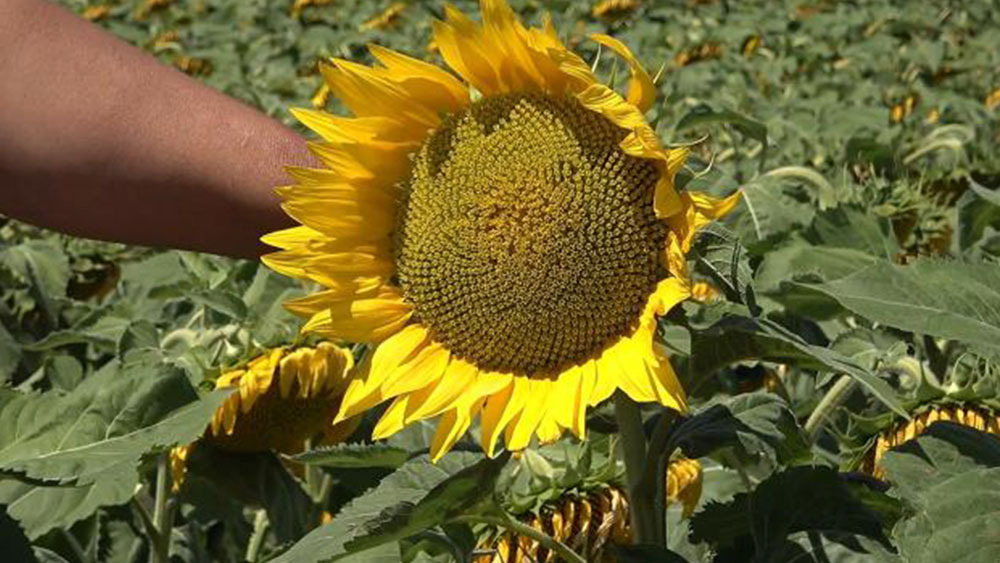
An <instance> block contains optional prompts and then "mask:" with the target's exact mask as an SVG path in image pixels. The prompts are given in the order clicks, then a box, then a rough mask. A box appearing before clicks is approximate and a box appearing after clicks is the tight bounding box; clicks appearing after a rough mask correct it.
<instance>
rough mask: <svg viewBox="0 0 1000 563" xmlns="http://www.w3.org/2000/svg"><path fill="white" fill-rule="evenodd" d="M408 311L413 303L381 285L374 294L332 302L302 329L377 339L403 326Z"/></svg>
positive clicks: (340, 336) (362, 339) (350, 338)
mask: <svg viewBox="0 0 1000 563" xmlns="http://www.w3.org/2000/svg"><path fill="white" fill-rule="evenodd" d="M412 314H413V307H412V306H411V305H410V304H409V303H407V302H406V301H405V300H404V299H403V296H402V294H401V293H399V290H397V289H395V288H390V287H388V286H383V287H382V289H381V291H380V292H379V294H378V295H375V296H373V297H363V298H361V299H355V300H351V301H343V302H339V303H335V304H334V305H333V306H332V307H330V308H329V309H326V310H324V311H320V312H319V313H316V314H315V315H313V317H312V318H311V319H309V321H308V322H306V324H305V326H303V327H302V332H303V333H308V332H315V333H317V334H320V335H323V336H326V337H327V338H331V339H339V340H347V341H349V342H380V341H382V340H385V339H386V338H388V337H390V336H392V335H393V334H395V333H396V332H398V331H399V330H400V329H401V328H403V326H404V325H406V323H407V322H408V321H409V319H410V316H411V315H412Z"/></svg>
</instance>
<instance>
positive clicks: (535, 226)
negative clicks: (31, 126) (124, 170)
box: [263, 0, 738, 459]
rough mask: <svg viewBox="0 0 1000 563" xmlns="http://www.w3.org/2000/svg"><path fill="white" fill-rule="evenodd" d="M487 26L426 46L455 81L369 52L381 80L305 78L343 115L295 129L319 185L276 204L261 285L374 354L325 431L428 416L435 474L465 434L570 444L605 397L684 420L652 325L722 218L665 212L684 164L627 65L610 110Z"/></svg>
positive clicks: (712, 202)
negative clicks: (316, 82) (290, 293)
mask: <svg viewBox="0 0 1000 563" xmlns="http://www.w3.org/2000/svg"><path fill="white" fill-rule="evenodd" d="M482 11H483V22H482V23H481V24H479V23H474V22H473V21H472V20H470V19H469V18H468V17H466V16H465V15H464V14H462V13H461V12H460V11H458V10H456V9H455V8H452V7H446V8H445V14H446V19H445V21H435V22H433V30H434V40H435V43H436V44H437V46H438V48H439V49H440V53H441V56H442V57H443V58H444V60H445V62H446V63H447V64H448V65H449V66H450V67H451V68H452V69H453V70H454V71H455V72H456V73H457V74H458V75H459V76H460V77H461V79H459V78H456V77H455V76H454V75H452V74H450V73H448V72H447V71H445V70H442V69H440V68H438V67H436V66H433V65H431V64H428V63H425V62H422V61H419V60H416V59H413V58H410V57H407V56H405V55H402V54H399V53H396V52H393V51H390V50H388V49H385V48H383V47H379V46H377V45H372V46H371V47H370V51H371V53H372V55H373V56H374V57H375V59H377V60H378V61H379V63H380V64H379V65H377V66H374V67H366V66H362V65H359V64H355V63H352V62H349V61H345V60H341V59H333V60H332V61H331V64H330V65H329V66H324V67H323V69H322V71H323V74H324V77H325V79H326V81H327V84H329V86H330V90H331V92H332V93H333V94H334V95H335V96H337V97H338V98H339V99H340V100H341V101H342V102H343V104H344V105H345V106H346V107H347V108H348V109H349V110H350V111H351V112H353V113H354V114H355V116H356V117H353V118H348V117H338V116H333V115H329V114H327V113H324V112H321V111H313V110H306V109H299V110H293V112H294V114H295V115H296V117H298V118H299V119H300V120H301V121H302V122H303V123H304V124H305V125H306V126H307V127H309V128H311V129H312V130H313V131H315V132H316V133H318V134H319V135H320V136H321V137H322V138H323V141H322V142H314V143H311V144H310V147H311V149H312V151H313V153H314V154H315V155H316V156H317V157H318V158H319V159H320V160H321V161H322V162H323V163H324V164H325V165H326V168H325V169H307V168H297V167H289V168H288V169H287V170H288V172H289V174H290V175H291V176H292V177H293V178H294V179H295V181H296V184H295V185H292V186H288V187H282V188H278V193H279V195H280V196H281V198H282V200H283V203H282V206H283V208H284V209H285V211H286V212H287V213H288V214H289V215H290V216H292V217H293V218H294V219H296V220H297V221H299V222H300V223H301V224H302V226H299V227H295V228H291V229H286V230H283V231H278V232H276V233H271V234H269V235H267V236H265V237H264V238H263V240H264V241H265V242H266V243H268V244H270V245H272V246H275V247H278V248H280V249H281V251H279V252H275V253H272V254H269V255H267V256H265V257H264V261H265V262H266V263H267V264H268V265H269V266H270V267H272V268H273V269H275V270H277V271H278V272H281V273H283V274H286V275H290V276H294V277H298V278H303V279H306V280H311V281H313V282H316V283H318V284H320V285H322V286H325V290H324V291H321V292H319V293H316V294H313V295H309V296H307V297H304V298H301V299H297V300H293V301H291V302H288V303H287V304H286V305H287V307H288V308H289V309H290V310H291V311H293V312H295V313H297V314H300V315H302V316H304V317H306V318H307V319H308V321H307V322H306V324H305V326H304V327H303V330H304V331H305V332H309V333H317V334H320V335H323V336H324V337H327V338H331V339H336V340H344V341H354V342H366V343H370V344H373V345H375V346H376V348H375V351H374V353H373V354H372V355H371V356H370V358H369V360H368V361H366V362H365V364H364V365H363V366H362V370H363V372H362V375H361V376H360V377H359V378H358V379H357V380H356V381H353V382H352V383H351V384H350V386H349V387H348V389H347V392H346V395H345V397H344V400H343V403H342V405H341V410H340V413H339V415H338V419H340V420H342V419H345V418H347V417H350V416H353V415H355V414H357V413H360V412H362V411H365V410H367V409H370V408H372V407H373V406H375V405H377V404H379V403H382V402H384V401H389V400H391V401H392V404H391V405H390V406H389V408H388V410H387V411H386V412H385V414H384V415H383V416H382V418H381V420H380V421H379V422H378V424H377V425H376V427H375V430H374V432H373V436H374V437H375V438H376V439H379V438H384V437H386V436H389V435H391V434H393V433H394V432H396V431H398V430H400V429H401V428H403V427H404V426H405V425H406V424H409V423H411V422H414V421H417V420H421V419H427V418H432V417H438V416H440V417H441V418H440V422H439V424H438V431H437V434H436V436H435V438H434V440H433V444H432V452H431V453H432V457H433V458H434V459H437V458H439V457H440V456H441V455H442V454H443V453H444V452H445V451H447V450H448V449H449V448H450V447H451V446H452V445H453V444H454V443H455V441H456V440H458V439H459V438H460V437H461V436H462V435H463V434H464V433H465V431H466V430H467V429H468V427H469V425H470V423H471V421H472V420H473V419H474V418H476V417H480V422H481V423H480V426H481V429H482V435H481V443H482V447H483V448H484V450H485V451H486V452H487V453H488V454H489V455H493V454H494V450H495V445H496V442H497V439H498V437H499V436H500V435H501V434H503V435H504V440H505V443H506V447H507V448H508V449H510V450H520V449H523V448H524V447H526V446H527V445H528V443H529V442H530V440H531V438H532V437H533V436H537V437H538V438H539V440H540V441H542V442H551V441H554V440H556V439H558V438H559V437H560V435H561V434H562V433H563V431H565V430H570V431H572V432H574V433H575V434H576V435H578V436H581V437H582V436H583V435H584V432H585V428H584V416H585V412H586V408H587V407H588V406H594V405H597V404H598V403H600V402H602V401H604V400H605V399H607V398H608V397H609V396H611V394H612V393H614V392H615V390H617V389H621V390H622V391H624V392H625V393H626V394H627V395H629V396H630V397H631V398H632V399H634V400H636V401H643V402H651V401H655V402H657V403H660V404H662V405H665V406H667V407H670V408H673V409H677V410H679V411H683V410H684V409H686V402H685V397H684V392H683V389H681V386H680V384H679V382H678V380H677V378H676V376H675V374H674V372H673V370H672V368H671V366H670V363H669V361H668V359H667V356H666V353H665V348H664V347H663V346H662V345H660V344H659V343H658V342H656V341H655V339H654V333H655V332H656V318H657V316H659V315H663V314H665V313H666V312H667V311H668V310H670V309H671V308H672V307H673V306H674V305H676V304H677V303H678V302H680V301H682V300H684V299H686V298H688V297H689V296H690V295H691V282H690V280H689V278H688V275H687V272H686V266H685V259H684V254H685V253H686V252H687V251H688V250H689V249H690V245H691V242H692V239H693V236H694V233H695V231H696V230H697V229H699V228H700V227H702V226H703V225H705V224H707V223H708V222H710V221H712V220H714V219H716V218H718V217H720V216H721V215H723V214H724V213H726V212H727V211H729V210H730V209H731V208H732V207H733V206H734V205H735V204H736V203H737V201H738V195H734V196H731V197H729V198H727V199H724V200H716V199H713V198H710V197H708V196H705V195H703V194H699V193H694V192H685V193H678V192H677V191H676V190H675V189H674V183H673V179H674V175H675V173H676V172H677V170H678V169H679V168H680V167H681V165H682V164H683V162H684V158H685V156H686V151H685V150H683V149H677V150H671V149H667V148H665V147H663V146H662V145H661V144H660V142H659V140H658V138H657V136H656V134H655V133H654V132H653V130H652V128H651V127H650V126H649V125H648V124H647V123H646V121H645V119H644V118H643V113H644V112H645V111H646V110H647V109H649V108H650V107H651V106H652V104H653V102H654V100H655V98H656V89H655V87H654V85H653V81H652V79H651V78H650V76H649V74H648V73H647V72H646V71H645V70H644V69H643V68H642V66H641V65H640V64H639V61H638V60H637V59H636V58H635V57H634V56H633V55H632V53H631V52H630V51H629V50H628V48H627V47H626V46H625V45H624V44H623V43H621V42H619V41H618V40H616V39H613V38H611V37H609V36H606V35H594V36H593V37H592V39H593V40H594V41H596V42H598V43H600V44H602V45H604V46H605V47H607V48H609V49H610V50H612V51H614V52H615V53H617V54H618V55H619V56H621V57H622V58H624V59H625V61H626V62H627V63H628V65H629V69H630V78H629V81H628V90H627V93H626V95H625V96H624V97H623V96H621V95H619V94H618V93H616V92H615V91H613V90H611V89H610V88H608V87H607V86H605V85H604V84H601V83H600V82H598V80H597V78H596V77H595V76H594V74H593V73H592V72H591V69H590V66H589V65H588V64H586V63H585V62H584V61H583V60H582V59H581V58H580V57H579V56H577V55H575V54H574V53H572V52H570V51H569V50H568V49H567V48H566V47H565V46H564V45H563V44H562V42H561V41H560V40H559V38H558V36H557V35H556V32H555V30H554V29H553V27H552V25H551V23H550V22H549V21H548V20H546V21H545V24H544V26H543V27H542V28H541V29H537V28H526V27H524V26H523V25H522V24H521V23H520V21H518V19H517V18H516V16H515V15H514V13H513V12H512V11H511V9H510V7H509V6H508V5H507V4H506V2H504V1H503V0H483V2H482Z"/></svg>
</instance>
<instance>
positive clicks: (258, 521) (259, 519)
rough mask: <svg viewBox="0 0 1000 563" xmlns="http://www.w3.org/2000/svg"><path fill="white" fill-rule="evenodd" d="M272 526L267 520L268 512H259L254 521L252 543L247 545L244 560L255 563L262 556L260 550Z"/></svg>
mask: <svg viewBox="0 0 1000 563" xmlns="http://www.w3.org/2000/svg"><path fill="white" fill-rule="evenodd" d="M269 525H270V521H269V520H268V519H267V511H266V510H264V509H263V508H261V509H259V510H258V511H257V514H256V515H254V519H253V533H252V534H251V535H250V541H249V542H248V543H247V552H246V556H245V557H244V559H246V560H247V561H249V562H250V563H255V562H256V561H257V557H258V556H259V555H260V548H261V547H262V546H263V545H264V537H265V536H266V535H267V529H268V527H269Z"/></svg>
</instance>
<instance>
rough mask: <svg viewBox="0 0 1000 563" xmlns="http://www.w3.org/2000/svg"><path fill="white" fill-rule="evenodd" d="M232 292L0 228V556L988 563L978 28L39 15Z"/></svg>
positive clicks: (988, 366)
mask: <svg viewBox="0 0 1000 563" xmlns="http://www.w3.org/2000/svg"><path fill="white" fill-rule="evenodd" d="M61 2H62V3H63V4H64V5H65V6H66V7H67V8H69V9H71V10H73V11H74V12H76V13H78V14H79V15H80V17H82V18H86V19H88V20H90V21H92V22H94V24H95V25H99V26H101V27H103V28H104V29H106V30H107V31H109V32H110V33H112V34H114V35H116V36H118V37H119V38H121V39H123V40H125V41H127V42H129V43H131V44H133V45H135V46H137V47H140V48H142V49H144V50H145V51H147V52H148V53H149V54H151V55H152V56H155V57H157V58H158V59H160V61H161V62H162V63H164V64H166V65H171V66H174V67H176V68H177V69H179V70H180V71H183V72H185V73H187V74H188V75H190V76H192V77H194V78H195V79H197V80H200V81H202V82H204V83H205V84H207V85H208V86H210V87H212V88H215V89H217V90H219V91H222V92H224V93H226V94H227V95H230V96H233V97H235V98H238V99H241V100H243V101H245V102H246V103H248V104H250V105H252V106H254V107H257V108H259V109H260V110H261V111H263V112H265V113H267V114H268V115H270V116H272V117H273V118H275V119H277V120H281V121H283V122H284V123H286V124H287V125H289V126H291V127H294V128H296V130H298V131H300V132H301V133H302V135H303V136H305V137H306V138H308V139H309V140H310V141H312V142H313V144H312V148H313V152H314V153H315V154H316V156H317V157H318V159H319V161H321V162H322V163H323V165H324V168H322V169H307V168H292V169H289V174H290V176H289V182H288V184H289V185H288V186H286V187H281V188H279V189H278V190H277V191H278V195H277V196H276V202H278V198H280V201H281V203H282V205H283V208H284V209H285V210H286V212H287V213H288V214H289V215H290V216H291V217H292V219H294V220H295V221H296V222H297V223H299V226H296V227H293V228H291V229H286V230H284V231H278V232H276V233H261V236H262V237H263V240H264V241H265V242H267V243H268V244H270V245H271V246H273V247H275V251H274V252H273V253H271V254H268V255H265V256H264V258H263V261H262V262H253V261H241V260H234V259H229V258H223V257H218V256H213V255H206V254H197V253H192V252H181V251H173V250H163V249H150V248H140V247H131V246H124V245H120V244H114V243H105V242H96V241H91V240H85V239H78V238H73V237H69V236H66V235H62V234H58V233H53V232H49V231H45V230H41V229H38V228H35V227H32V226H30V225H25V224H23V223H19V222H17V221H14V220H10V219H6V218H4V217H0V280H2V286H0V561H3V563H36V562H37V563H48V562H52V563H63V562H67V563H104V562H107V563H145V562H147V561H148V562H151V563H168V562H173V563H201V562H216V561H218V562H231V563H236V562H250V563H262V562H265V561H270V562H274V563H313V562H325V561H351V562H369V561H370V562H377V563H381V562H386V563H388V562H395V561H402V562H405V563H468V562H473V563H515V562H516V563H544V562H555V561H561V562H564V563H580V562H587V561H594V562H613V561H614V562H621V563H638V562H670V563H674V562H689V563H696V562H699V563H700V562H704V563H709V562H716V563H739V562H759V563H784V562H793V561H794V562H797V563H801V562H815V563H829V562H841V563H855V562H857V563H861V562H881V563H889V562H898V563H939V562H940V563H952V562H955V561H961V562H963V563H996V562H998V561H1000V531H998V530H1000V124H998V123H1000V122H998V118H1000V4H998V3H997V2H996V1H995V0H988V1H985V0H981V1H967V2H957V1H947V0H931V1H927V2H920V3H915V2H909V1H907V0H883V1H874V0H853V1H847V2H835V1H832V0H775V1H765V0H752V1H742V2H739V1H732V0H729V1H727V0H678V1H666V0H659V1H654V0H600V1H598V2H590V1H581V0H510V1H509V6H508V3H507V2H505V1H503V0H483V1H482V2H481V3H480V2H478V1H475V0H460V1H457V2H455V4H454V5H449V4H445V3H444V2H440V1H438V0H412V1H401V2H392V1H390V0H271V1H268V0H109V1H108V2H100V1H98V0H61Z"/></svg>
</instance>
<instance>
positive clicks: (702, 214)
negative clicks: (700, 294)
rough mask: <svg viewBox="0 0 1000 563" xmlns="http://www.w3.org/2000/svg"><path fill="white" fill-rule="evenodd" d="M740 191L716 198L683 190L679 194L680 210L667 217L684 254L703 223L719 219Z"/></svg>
mask: <svg viewBox="0 0 1000 563" xmlns="http://www.w3.org/2000/svg"><path fill="white" fill-rule="evenodd" d="M741 197H742V192H739V191H737V192H735V193H733V194H731V195H729V196H728V197H725V198H722V199H717V198H714V197H711V196H709V195H706V194H703V193H700V192H684V193H683V194H681V196H680V201H681V211H680V212H679V213H676V214H674V215H673V216H671V217H667V224H668V225H669V226H670V230H671V231H673V232H674V233H676V234H677V236H678V238H679V240H680V243H681V250H682V251H683V252H684V253H685V254H686V253H687V252H688V251H689V250H690V249H691V243H692V242H693V241H694V235H695V233H697V232H698V231H699V230H701V229H702V228H703V227H704V226H705V225H707V224H709V223H711V222H712V221H715V220H717V219H721V218H722V217H724V216H725V215H726V214H727V213H729V212H730V211H732V209H733V208H734V207H736V204H737V203H739V202H740V198H741Z"/></svg>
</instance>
